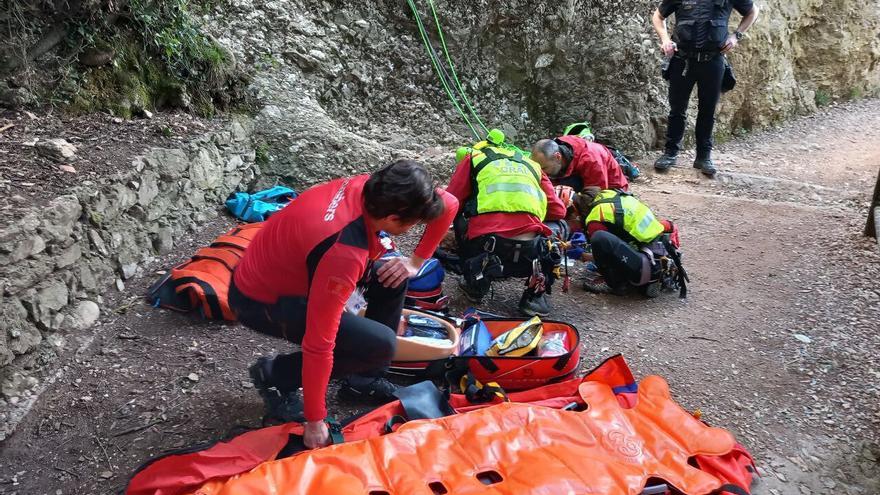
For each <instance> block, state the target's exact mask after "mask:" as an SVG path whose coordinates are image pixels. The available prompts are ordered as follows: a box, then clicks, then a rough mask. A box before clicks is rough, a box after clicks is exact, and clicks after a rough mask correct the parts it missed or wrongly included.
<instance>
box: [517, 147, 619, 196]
mask: <svg viewBox="0 0 880 495" xmlns="http://www.w3.org/2000/svg"><path fill="white" fill-rule="evenodd" d="M532 160H535V161H536V162H538V163H539V164H541V170H543V171H544V173H545V174H547V177H549V178H550V181H551V182H553V185H556V186H569V187H571V188H572V189H574V192H575V193H580V192H583V191H584V189H587V188H591V189H592V190H594V191H595V192H594V193H593V195H595V193H596V192H598V191H602V190H605V189H619V190H621V191H629V181H627V180H626V175H625V174H624V173H623V169H621V168H620V164H619V163H617V160H616V159H615V158H614V155H613V154H612V153H611V151H610V150H609V149H608V148H606V147H605V146H604V145H601V144H599V143H594V142H592V141H589V140H587V139H584V138H582V137H580V136H560V137H558V138H556V139H542V140H540V141H538V142H537V143H535V145H534V146H533V147H532Z"/></svg>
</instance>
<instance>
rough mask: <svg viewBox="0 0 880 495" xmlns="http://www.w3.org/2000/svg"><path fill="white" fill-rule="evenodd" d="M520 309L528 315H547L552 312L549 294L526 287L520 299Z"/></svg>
mask: <svg viewBox="0 0 880 495" xmlns="http://www.w3.org/2000/svg"><path fill="white" fill-rule="evenodd" d="M519 311H520V313H522V314H524V315H526V316H547V315H549V314H550V303H549V302H548V301H547V294H546V293H545V292H541V293H540V294H535V291H534V289H526V290H525V292H523V295H522V297H521V298H520V300H519Z"/></svg>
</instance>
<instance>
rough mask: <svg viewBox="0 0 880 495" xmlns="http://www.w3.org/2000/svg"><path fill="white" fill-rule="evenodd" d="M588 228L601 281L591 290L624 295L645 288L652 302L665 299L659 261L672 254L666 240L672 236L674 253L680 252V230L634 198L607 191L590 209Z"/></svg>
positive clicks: (592, 280) (587, 284) (589, 281)
mask: <svg viewBox="0 0 880 495" xmlns="http://www.w3.org/2000/svg"><path fill="white" fill-rule="evenodd" d="M584 223H585V225H586V232H587V239H588V240H589V243H590V246H591V247H592V256H593V261H594V263H595V264H596V267H597V268H598V271H599V274H600V275H601V276H595V277H590V278H588V279H587V281H586V282H585V283H584V289H585V290H587V291H590V292H595V293H612V294H617V295H623V294H625V293H626V292H627V291H628V290H629V288H630V287H639V288H641V289H642V290H643V292H644V294H645V295H646V296H648V297H657V296H659V295H660V289H661V281H660V277H661V266H660V263H659V261H658V259H657V257H658V256H664V255H666V254H667V251H668V249H667V247H666V246H667V244H666V243H663V242H662V241H661V239H662V237H663V236H664V235H666V234H669V247H671V248H674V249H678V247H679V237H678V228H677V227H676V226H675V225H673V223H672V222H670V221H669V220H659V219H657V217H656V216H655V215H654V213H653V212H652V211H651V209H650V208H648V206H647V205H645V204H644V203H642V202H641V201H639V200H638V199H636V198H635V197H633V196H632V195H631V194H629V193H624V192H621V191H614V190H605V191H601V192H600V193H599V194H598V195H596V197H595V198H594V199H593V201H592V202H591V203H590V204H589V206H588V208H587V212H586V218H585V219H584Z"/></svg>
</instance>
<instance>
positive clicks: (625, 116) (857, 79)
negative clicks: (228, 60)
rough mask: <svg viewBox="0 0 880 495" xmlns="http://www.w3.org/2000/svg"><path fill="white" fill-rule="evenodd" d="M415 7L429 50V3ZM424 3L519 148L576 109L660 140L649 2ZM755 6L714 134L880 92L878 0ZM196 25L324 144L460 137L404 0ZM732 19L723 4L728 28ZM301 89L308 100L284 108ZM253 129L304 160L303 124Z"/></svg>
mask: <svg viewBox="0 0 880 495" xmlns="http://www.w3.org/2000/svg"><path fill="white" fill-rule="evenodd" d="M415 3H416V4H417V5H418V6H419V8H420V10H421V12H422V14H423V19H424V21H425V23H426V28H427V29H428V31H429V32H431V38H432V40H434V42H435V46H438V47H439V43H437V35H436V34H435V32H434V28H433V19H432V18H431V17H428V13H429V12H430V10H429V8H428V4H427V2H426V1H419V0H416V2H415ZM435 3H436V6H437V11H438V13H439V15H440V17H441V22H442V25H443V28H444V32H445V34H446V42H447V44H448V46H449V49H450V53H451V55H452V57H453V60H454V62H455V64H456V67H457V69H458V72H459V75H460V76H461V79H462V82H463V84H464V86H465V88H466V91H467V92H468V94H469V96H470V97H471V99H472V100H473V103H474V106H475V107H476V109H477V111H478V112H479V114H480V115H481V116H482V117H483V120H484V121H485V122H486V124H487V125H488V126H489V127H493V126H498V127H501V128H503V129H504V130H505V131H507V134H508V135H509V136H510V137H511V138H512V139H513V140H514V141H515V142H517V143H518V144H520V145H528V144H529V143H530V142H531V141H532V140H534V139H536V138H538V137H543V136H546V135H549V134H552V133H556V132H559V131H560V130H561V129H562V128H563V127H564V126H565V125H566V124H568V123H571V122H573V121H577V120H582V119H587V120H589V121H591V122H592V123H593V124H594V126H595V127H596V128H597V129H598V131H599V137H600V138H601V139H605V140H608V141H611V142H614V143H616V144H617V145H618V146H620V147H622V148H624V149H626V150H627V151H628V152H631V153H639V152H642V151H645V150H647V149H651V148H656V147H658V146H659V145H660V141H661V140H662V137H663V135H664V132H665V120H666V113H667V111H668V106H667V104H666V97H665V95H666V84H665V82H663V81H662V80H661V78H660V75H659V65H660V54H659V51H658V49H657V41H656V37H655V35H654V33H653V29H652V28H651V24H650V17H651V14H652V13H653V9H654V8H655V6H656V5H657V3H656V2H654V1H650V0H606V1H602V2H598V1H588V0H565V1H553V2H550V1H543V0H537V1H535V0H468V1H464V0H446V1H443V0H438V1H437V2H435ZM756 4H757V5H758V6H760V7H761V8H762V14H761V17H760V19H759V21H758V23H757V25H755V26H754V28H753V29H752V30H751V31H750V32H749V37H748V39H747V40H746V41H745V42H744V43H742V44H741V45H740V47H739V48H738V49H737V51H736V52H735V53H734V54H732V56H731V57H730V58H731V60H732V63H733V65H734V66H735V68H736V71H737V75H738V78H739V86H738V88H737V89H736V90H735V91H734V92H732V93H729V94H728V95H726V96H725V97H724V98H723V99H722V103H721V108H720V111H719V119H718V121H719V125H718V131H719V132H718V133H719V135H720V136H722V137H724V136H725V135H726V134H729V133H731V132H734V131H740V130H750V129H753V128H760V127H763V126H767V125H772V124H774V123H777V122H780V121H782V120H784V119H786V118H788V117H790V116H792V115H794V114H800V113H807V112H810V111H813V110H815V108H816V105H817V104H819V105H822V104H826V103H828V102H830V101H833V100H834V99H837V98H844V99H846V98H858V97H862V96H868V95H876V94H878V93H877V91H878V88H880V37H878V36H877V33H878V32H880V0H867V1H864V0H758V1H756ZM204 21H205V23H206V25H208V26H209V28H210V29H212V30H213V32H214V34H215V36H216V37H217V38H218V39H219V40H220V42H221V43H223V44H224V45H227V46H228V47H229V48H230V49H231V50H232V51H233V52H234V53H235V54H236V56H237V58H238V59H240V60H244V61H247V63H249V64H251V65H252V66H254V67H256V70H257V72H258V73H257V75H256V80H257V82H256V84H255V86H256V87H257V88H259V93H260V95H261V97H262V98H263V99H264V100H265V101H268V102H271V103H273V104H274V103H277V102H282V103H281V104H279V105H278V107H279V109H280V112H281V114H280V116H281V118H280V119H276V122H285V123H286V122H287V121H294V122H305V123H308V122H309V120H310V115H312V114H313V110H314V109H317V110H318V111H319V113H320V114H321V120H322V121H323V122H325V125H324V126H323V127H324V128H331V129H336V130H332V131H331V132H330V133H329V137H328V138H327V139H329V140H330V141H331V142H332V141H336V139H335V138H336V137H339V138H340V140H342V141H346V140H349V141H355V140H353V139H348V138H346V137H344V136H343V134H345V133H353V134H355V135H356V136H358V138H367V139H370V140H373V141H375V142H378V143H379V144H380V145H383V146H386V147H388V146H390V147H392V148H393V147H396V148H403V149H411V150H415V151H419V152H421V151H423V150H424V149H425V148H432V147H435V146H441V147H449V146H453V145H458V144H460V143H461V142H463V141H466V140H469V139H471V138H470V137H468V134H469V132H468V131H467V128H466V127H465V126H464V124H463V123H462V119H461V117H459V116H458V114H457V113H456V112H455V111H454V109H453V107H452V105H451V104H450V103H449V101H448V100H447V98H446V96H445V94H444V92H443V90H442V89H441V86H440V84H439V83H438V79H437V76H436V75H435V74H434V72H433V69H432V67H431V65H430V62H429V59H428V57H427V55H426V54H425V49H424V46H423V44H422V41H421V39H420V37H419V36H418V30H417V27H416V23H415V21H414V17H413V15H412V13H411V12H410V9H409V7H408V5H407V2H405V1H403V0H380V1H375V2H329V1H323V0H226V1H225V2H221V3H218V4H217V6H216V7H215V11H214V12H213V13H211V14H209V15H207V16H206V17H205V19H204ZM738 22H739V16H738V15H737V14H734V15H733V16H732V19H731V28H730V30H731V31H733V29H734V27H735V25H736V24H737V23H738ZM441 56H442V55H441ZM296 99H300V100H303V99H305V100H308V101H309V103H308V104H306V105H297V104H290V105H286V104H285V103H283V102H288V103H292V102H293V101H294V100H296ZM692 114H693V112H692ZM691 118H693V115H691ZM300 127H303V126H300ZM337 130H338V132H337ZM260 132H264V133H265V134H266V136H267V143H269V144H270V148H271V150H272V151H273V154H274V155H276V157H277V158H278V159H279V160H281V163H282V164H283V165H285V166H296V167H305V168H309V167H311V168H314V167H315V164H314V162H313V160H311V159H302V160H299V159H297V158H296V157H291V156H290V154H289V153H287V152H288V151H291V150H290V146H291V145H292V144H294V141H297V142H302V141H303V139H298V134H299V131H293V132H291V131H289V130H286V129H284V130H281V129H278V128H277V127H274V126H272V125H269V126H266V127H261V128H260ZM284 133H288V134H290V136H285V135H284ZM324 136H326V135H324ZM324 136H319V137H324ZM306 137H307V138H308V139H306V140H307V141H310V142H311V141H315V140H314V139H313V138H314V137H315V136H306ZM315 144H316V145H320V140H317V141H316V142H315ZM361 147H362V146H359V145H358V144H357V143H354V144H353V145H352V146H350V148H351V149H350V150H346V149H345V148H346V147H345V146H343V147H342V149H338V150H337V149H334V148H332V147H331V149H330V151H333V152H338V153H331V155H332V156H331V158H330V159H329V160H330V163H327V161H326V160H327V158H324V166H323V167H321V171H323V172H324V173H323V174H322V173H318V174H314V176H315V177H317V176H321V175H327V174H331V175H332V173H333V169H334V167H336V166H342V165H343V163H342V160H341V159H337V156H339V154H341V152H346V151H354V152H355V155H354V156H347V157H346V158H345V159H346V160H348V162H350V161H351V160H358V161H359V162H360V163H367V162H369V159H372V158H375V157H376V156H374V155H372V154H368V156H365V157H361V156H358V155H357V152H358V150H359V148H361ZM297 152H298V151H297V150H296V149H294V150H293V151H292V153H297ZM448 167H449V164H448V163H447V168H448Z"/></svg>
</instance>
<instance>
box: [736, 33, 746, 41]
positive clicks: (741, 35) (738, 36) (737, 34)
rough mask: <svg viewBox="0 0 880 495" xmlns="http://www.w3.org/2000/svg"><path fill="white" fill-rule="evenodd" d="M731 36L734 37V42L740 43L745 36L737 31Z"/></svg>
mask: <svg viewBox="0 0 880 495" xmlns="http://www.w3.org/2000/svg"><path fill="white" fill-rule="evenodd" d="M733 35H734V36H736V41H742V39H743V36H745V34H744V33H741V32H739V31H734V32H733Z"/></svg>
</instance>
